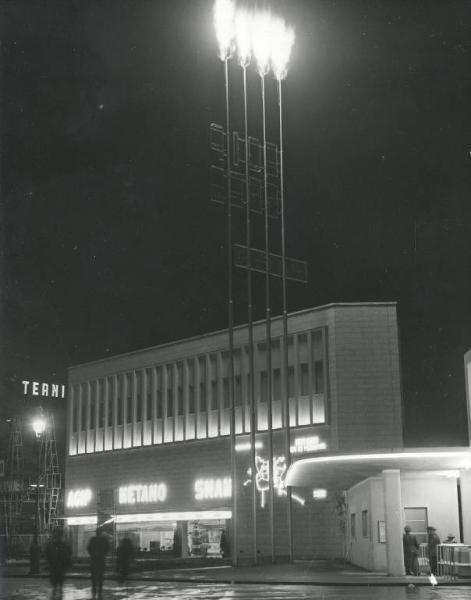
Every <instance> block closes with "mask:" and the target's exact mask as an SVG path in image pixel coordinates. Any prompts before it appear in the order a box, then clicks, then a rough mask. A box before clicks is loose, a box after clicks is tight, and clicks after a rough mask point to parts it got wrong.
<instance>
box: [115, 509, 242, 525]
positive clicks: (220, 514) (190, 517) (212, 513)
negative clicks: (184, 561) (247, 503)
mask: <svg viewBox="0 0 471 600" xmlns="http://www.w3.org/2000/svg"><path fill="white" fill-rule="evenodd" d="M231 518H232V512H231V511H230V510H199V511H198V510H197V511H188V512H167V513H136V514H128V515H116V523H141V522H149V523H150V522H158V521H175V522H176V521H199V520H202V519H214V520H220V521H222V520H224V519H231Z"/></svg>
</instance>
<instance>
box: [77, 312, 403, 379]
mask: <svg viewBox="0 0 471 600" xmlns="http://www.w3.org/2000/svg"><path fill="white" fill-rule="evenodd" d="M374 306H383V307H386V306H397V302H396V301H384V302H331V303H329V304H323V305H321V306H315V307H312V308H303V309H302V310H298V311H295V312H291V313H288V318H292V317H298V316H302V315H305V314H309V313H314V312H320V311H323V310H328V309H332V308H360V307H374ZM282 318H283V316H282V315H277V316H272V317H271V320H272V322H273V321H280V320H281V319H282ZM264 323H265V319H259V320H258V321H254V323H253V325H254V327H255V326H260V325H263V324H264ZM246 327H247V323H244V324H243V325H236V326H234V331H241V330H243V329H245V328H246ZM227 331H228V330H227V329H218V330H216V331H210V332H207V333H201V334H199V335H195V336H192V337H188V338H180V339H178V340H173V341H171V342H164V343H163V344H157V345H155V346H148V347H146V348H138V349H137V350H131V351H130V352H123V353H121V354H113V355H112V356H105V357H103V358H98V359H96V360H92V361H88V362H85V363H79V364H76V365H71V366H70V367H68V371H71V370H73V369H79V368H82V367H86V366H90V365H95V364H100V363H105V362H109V361H112V360H115V359H119V358H124V357H126V356H133V355H135V354H140V353H141V352H149V351H153V350H160V349H163V348H169V347H172V346H175V345H177V344H185V343H189V342H193V341H196V340H198V339H200V338H204V337H209V336H216V335H221V334H224V333H227Z"/></svg>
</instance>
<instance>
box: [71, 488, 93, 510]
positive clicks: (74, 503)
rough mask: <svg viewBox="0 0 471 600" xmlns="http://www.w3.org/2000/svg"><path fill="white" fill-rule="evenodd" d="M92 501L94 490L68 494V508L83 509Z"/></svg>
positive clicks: (76, 491)
mask: <svg viewBox="0 0 471 600" xmlns="http://www.w3.org/2000/svg"><path fill="white" fill-rule="evenodd" d="M91 499H92V490H90V489H88V488H87V489H84V490H70V492H69V493H68V494H67V508H82V507H84V506H88V504H89V503H90V500H91Z"/></svg>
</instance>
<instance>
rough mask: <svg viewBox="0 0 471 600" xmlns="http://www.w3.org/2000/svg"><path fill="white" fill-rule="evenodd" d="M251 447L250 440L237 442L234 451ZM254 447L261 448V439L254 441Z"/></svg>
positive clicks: (241, 450) (242, 450) (244, 450)
mask: <svg viewBox="0 0 471 600" xmlns="http://www.w3.org/2000/svg"><path fill="white" fill-rule="evenodd" d="M251 448H252V444H251V443H250V442H239V443H238V444H236V445H235V451H236V452H246V451H247V450H251ZM255 448H256V449H257V450H259V449H260V448H263V442H261V441H258V442H255Z"/></svg>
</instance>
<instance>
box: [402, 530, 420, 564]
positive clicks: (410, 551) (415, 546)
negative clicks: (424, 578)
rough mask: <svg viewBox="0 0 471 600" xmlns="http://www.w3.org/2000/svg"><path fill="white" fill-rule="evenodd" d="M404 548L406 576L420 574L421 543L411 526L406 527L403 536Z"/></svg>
mask: <svg viewBox="0 0 471 600" xmlns="http://www.w3.org/2000/svg"><path fill="white" fill-rule="evenodd" d="M402 546H403V548H404V567H405V568H406V575H418V574H419V542H418V541H417V538H416V537H415V535H414V534H413V533H411V528H410V527H409V525H406V526H405V527H404V535H403V536H402Z"/></svg>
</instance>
